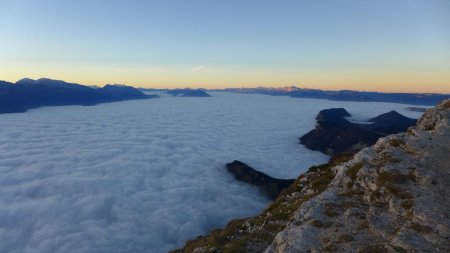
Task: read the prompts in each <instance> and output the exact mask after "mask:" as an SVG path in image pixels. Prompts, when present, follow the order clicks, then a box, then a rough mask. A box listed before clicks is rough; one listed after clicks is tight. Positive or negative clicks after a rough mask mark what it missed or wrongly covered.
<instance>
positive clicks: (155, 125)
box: [0, 93, 420, 253]
mask: <svg viewBox="0 0 450 253" xmlns="http://www.w3.org/2000/svg"><path fill="white" fill-rule="evenodd" d="M212 95H213V97H210V98H174V97H167V96H163V97H161V98H159V99H150V100H139V101H126V102H118V103H109V104H101V105H97V106H91V107H83V106H64V107H46V108H39V109H35V110H31V111H29V112H26V113H22V114H3V115H0V128H1V129H2V130H1V132H0V174H1V177H0V252H43V253H44V252H45V253H46V252H105V253H106V252H108V253H110V252H166V251H168V250H170V249H174V248H176V247H180V246H182V245H183V244H184V242H185V241H186V240H187V239H191V238H194V237H195V236H197V235H200V234H205V233H207V232H208V231H209V230H211V229H212V228H219V227H222V226H224V225H225V224H226V223H227V222H228V221H229V220H230V219H233V218H237V217H245V216H250V215H255V214H257V213H258V212H260V211H261V210H262V209H263V208H264V207H265V206H266V205H267V204H268V200H267V199H266V198H265V197H264V196H263V195H261V194H260V193H259V192H258V190H257V189H255V188H253V187H251V186H248V185H246V184H243V183H240V182H237V181H236V180H234V179H233V177H232V176H230V175H229V174H228V173H227V171H226V170H225V169H224V165H225V164H226V163H228V162H232V161H233V160H235V159H237V160H241V161H243V162H245V163H248V164H249V165H251V166H253V167H254V168H255V169H258V170H260V171H263V172H265V173H267V174H269V175H271V176H273V177H278V178H295V177H297V176H298V175H299V174H300V173H302V172H303V171H305V170H306V169H307V168H308V167H310V166H311V165H314V164H319V163H323V162H326V160H327V158H328V157H327V156H325V155H323V154H321V153H319V152H313V151H309V150H307V149H306V148H304V147H303V146H302V145H299V144H298V138H299V137H300V136H301V135H303V134H305V133H306V132H308V131H309V130H311V129H312V128H313V127H314V125H315V121H314V117H315V115H316V114H317V112H318V111H319V110H321V109H325V108H331V107H344V108H347V110H348V111H349V112H350V113H352V114H353V115H354V117H353V119H354V120H365V119H368V118H370V117H373V116H376V115H378V114H380V113H384V112H387V111H389V110H393V109H395V110H397V111H399V112H400V113H403V114H404V115H407V116H410V117H416V118H417V117H419V116H420V113H417V112H409V111H406V110H405V107H407V106H406V105H400V104H390V103H358V102H333V101H327V100H314V99H299V98H289V97H272V96H264V95H245V94H231V93H212Z"/></svg>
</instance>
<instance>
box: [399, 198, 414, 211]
mask: <svg viewBox="0 0 450 253" xmlns="http://www.w3.org/2000/svg"><path fill="white" fill-rule="evenodd" d="M400 206H401V207H402V208H403V209H407V210H409V209H411V208H413V206H414V200H412V199H407V200H403V201H402V203H401V204H400Z"/></svg>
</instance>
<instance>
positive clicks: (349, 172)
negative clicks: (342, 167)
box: [345, 162, 363, 180]
mask: <svg viewBox="0 0 450 253" xmlns="http://www.w3.org/2000/svg"><path fill="white" fill-rule="evenodd" d="M362 167H363V163H361V162H359V163H357V164H355V165H353V166H352V167H350V168H349V169H348V170H347V171H346V172H345V174H346V175H347V176H348V177H349V178H351V179H352V180H356V175H357V174H358V171H359V170H360V169H361V168H362Z"/></svg>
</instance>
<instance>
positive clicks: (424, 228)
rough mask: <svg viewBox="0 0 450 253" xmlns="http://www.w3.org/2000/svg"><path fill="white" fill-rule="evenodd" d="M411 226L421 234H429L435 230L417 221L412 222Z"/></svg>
mask: <svg viewBox="0 0 450 253" xmlns="http://www.w3.org/2000/svg"><path fill="white" fill-rule="evenodd" d="M411 228H412V229H414V230H416V231H417V232H419V233H421V234H429V233H431V231H433V229H432V228H430V227H428V226H425V225H420V224H419V223H416V222H413V223H411Z"/></svg>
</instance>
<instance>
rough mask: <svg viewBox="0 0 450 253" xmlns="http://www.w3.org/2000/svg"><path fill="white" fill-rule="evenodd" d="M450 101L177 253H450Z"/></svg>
mask: <svg viewBox="0 0 450 253" xmlns="http://www.w3.org/2000/svg"><path fill="white" fill-rule="evenodd" d="M448 154H450V100H447V101H444V102H442V103H440V104H439V105H438V106H437V107H435V108H433V109H430V110H428V111H427V112H426V113H425V114H424V115H423V116H422V117H421V118H420V119H419V121H418V124H417V127H412V128H409V129H408V131H407V132H406V133H399V134H395V135H390V136H387V137H383V138H380V139H379V140H378V141H377V143H376V144H375V145H373V146H372V147H368V148H365V149H363V150H361V151H360V152H358V153H357V154H356V155H354V156H335V157H334V158H333V159H332V160H330V162H329V163H327V164H324V165H321V166H314V167H312V168H310V169H309V170H308V172H306V173H305V174H303V175H301V176H300V177H299V178H297V179H296V180H295V182H294V183H293V184H292V185H291V186H289V187H288V188H287V189H285V190H284V191H282V193H281V194H280V195H279V197H278V198H277V199H276V200H275V201H274V202H273V203H271V204H270V205H269V207H268V208H267V209H265V210H264V211H263V212H262V213H261V214H260V215H258V216H255V217H251V218H245V219H238V220H233V221H231V222H230V223H229V224H228V225H227V226H226V227H225V228H224V229H218V230H213V231H211V232H210V233H209V234H208V235H207V236H200V237H198V238H196V239H194V240H191V241H188V242H187V243H186V246H185V247H184V248H183V249H180V250H176V251H175V252H264V251H265V252H267V253H275V252H277V253H278V252H363V253H364V252H450V244H449V243H448V238H449V237H450V233H449V226H450V219H449V217H450V203H449V202H448V199H450V194H449V188H450V158H449V157H448Z"/></svg>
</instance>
